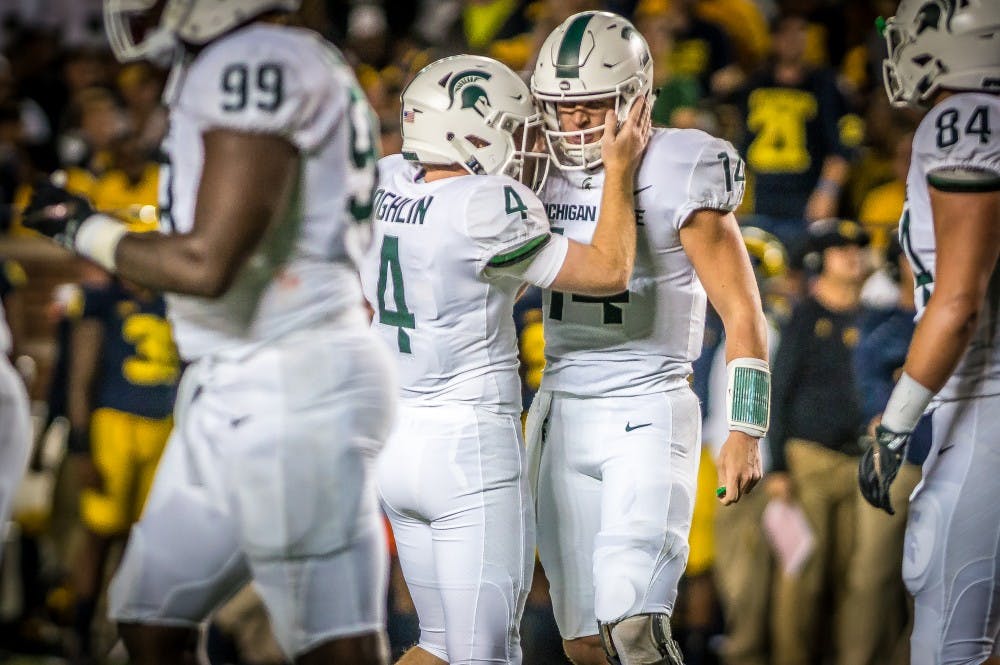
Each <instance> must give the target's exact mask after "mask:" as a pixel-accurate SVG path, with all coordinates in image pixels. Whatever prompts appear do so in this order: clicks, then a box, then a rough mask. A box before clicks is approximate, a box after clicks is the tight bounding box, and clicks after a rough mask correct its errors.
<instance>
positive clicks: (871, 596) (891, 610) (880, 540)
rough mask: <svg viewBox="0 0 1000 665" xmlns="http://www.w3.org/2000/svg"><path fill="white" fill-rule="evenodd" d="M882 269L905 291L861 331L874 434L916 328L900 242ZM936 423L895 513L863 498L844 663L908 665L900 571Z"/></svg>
mask: <svg viewBox="0 0 1000 665" xmlns="http://www.w3.org/2000/svg"><path fill="white" fill-rule="evenodd" d="M887 250H888V251H887V256H886V264H885V266H884V268H883V270H884V271H885V272H886V273H888V276H889V277H890V278H891V279H892V280H893V281H895V282H896V284H897V285H898V287H899V288H898V296H897V300H896V303H895V306H894V307H892V308H891V309H888V310H883V311H879V312H877V313H875V312H873V313H872V315H869V316H867V317H866V319H865V325H863V326H862V327H861V340H860V341H859V342H858V346H857V348H856V349H855V351H854V372H855V376H856V377H857V383H858V392H859V395H860V398H861V412H862V416H863V418H864V421H865V422H866V423H868V427H869V430H872V429H874V427H875V425H876V424H877V423H878V421H879V420H880V419H881V417H882V410H883V409H884V408H885V405H886V403H887V402H888V401H889V394H890V393H891V392H892V388H893V386H894V385H895V384H896V380H897V379H898V378H899V375H900V373H901V372H902V369H903V363H904V362H905V361H906V353H907V351H908V350H909V347H910V339H911V338H912V337H913V331H914V329H915V328H916V324H915V323H914V320H913V318H914V316H915V315H916V306H915V305H914V289H913V272H912V271H911V270H910V264H909V261H907V259H906V256H904V255H903V252H902V249H901V248H900V246H899V242H898V241H896V239H895V238H890V241H889V246H888V248H887ZM930 439H931V437H930V418H924V419H923V420H922V421H921V422H920V425H918V427H917V429H916V431H914V433H913V437H912V438H911V440H910V445H909V447H908V449H907V460H906V461H907V463H906V464H904V465H903V466H902V467H900V470H899V475H898V476H897V477H896V482H895V483H893V486H892V505H893V506H895V507H896V514H895V515H887V514H885V513H884V512H882V511H881V510H878V509H876V508H873V507H871V506H870V505H868V503H867V502H866V501H862V500H858V511H857V518H856V521H855V528H856V529H857V532H858V535H857V538H856V540H857V546H856V547H855V548H854V549H855V556H856V557H857V560H858V561H864V562H865V564H864V566H855V567H853V568H851V569H850V570H848V571H847V584H846V587H845V594H846V597H845V601H844V602H845V604H846V605H847V606H848V607H852V608H858V611H855V612H852V613H851V614H850V615H849V616H846V617H845V625H844V627H843V630H845V632H848V633H850V634H852V635H853V639H852V640H851V641H850V643H849V645H848V646H847V647H846V648H847V653H846V654H845V656H846V660H845V662H851V663H871V664H872V665H876V664H878V665H881V664H882V663H886V664H887V665H906V664H907V663H909V662H910V658H909V653H910V652H909V639H908V638H909V634H910V628H909V618H910V611H909V608H908V602H907V594H906V590H905V589H904V587H903V580H902V577H901V575H900V570H901V569H902V565H903V533H904V531H905V529H906V517H907V512H908V511H907V506H908V503H909V496H910V493H911V492H912V491H913V489H914V488H915V487H916V486H917V483H918V482H920V465H921V464H922V463H923V461H924V458H925V457H926V456H927V452H928V450H929V449H930V443H931V441H930Z"/></svg>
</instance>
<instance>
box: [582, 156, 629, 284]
mask: <svg viewBox="0 0 1000 665" xmlns="http://www.w3.org/2000/svg"><path fill="white" fill-rule="evenodd" d="M633 174H634V172H633V171H632V170H628V169H626V170H614V171H612V170H607V171H606V172H605V176H604V189H603V191H602V193H601V213H600V215H599V216H598V218H597V228H596V229H594V235H593V238H592V239H591V241H590V245H591V256H592V258H593V261H594V263H593V264H592V265H593V267H594V271H593V273H594V276H595V278H596V281H597V282H599V284H595V286H601V287H605V289H606V291H605V292H604V293H600V294H594V295H614V294H616V293H621V292H622V291H624V290H625V289H627V288H628V282H629V279H631V277H632V269H633V268H634V266H635V250H636V225H635V204H634V197H633V194H632V185H633Z"/></svg>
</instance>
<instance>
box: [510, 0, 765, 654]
mask: <svg viewBox="0 0 1000 665" xmlns="http://www.w3.org/2000/svg"><path fill="white" fill-rule="evenodd" d="M651 82H652V61H651V58H650V53H649V49H648V47H647V45H646V42H645V40H644V39H643V37H642V36H641V35H640V34H639V33H638V32H636V30H635V29H634V28H633V27H632V25H631V24H630V23H629V22H628V21H626V20H625V19H623V18H622V17H620V16H618V15H615V14H611V13H608V12H583V13H580V14H576V15H574V16H571V17H570V18H568V19H567V20H566V21H565V22H563V23H562V24H561V25H559V26H558V27H557V28H556V29H555V30H554V31H553V32H552V33H551V34H550V35H549V36H548V38H547V39H546V40H545V42H544V43H543V45H542V48H541V52H540V54H539V56H538V61H537V64H536V66H535V70H534V73H533V76H532V79H531V89H532V93H533V94H534V96H535V99H536V100H538V102H539V103H540V104H541V105H542V109H543V115H544V118H545V122H546V133H547V135H548V139H549V145H550V150H551V153H552V159H553V161H554V162H555V164H556V165H557V166H558V170H556V171H555V172H554V174H552V175H551V176H550V177H549V179H548V181H547V183H546V185H545V188H544V190H543V191H542V194H541V199H542V201H543V202H544V203H545V206H546V210H547V211H548V214H549V219H550V220H551V223H552V227H553V230H555V231H557V232H559V233H564V234H565V235H566V236H567V237H568V238H571V239H574V240H578V241H581V242H587V241H588V240H590V237H591V234H592V233H593V232H594V224H593V223H592V222H591V221H590V218H591V217H592V212H591V211H592V210H593V209H594V208H595V207H596V206H597V205H598V203H599V200H600V198H601V196H602V195H603V190H604V188H605V187H606V186H607V185H606V183H607V175H608V174H607V170H606V168H605V167H604V165H603V163H602V155H601V154H600V142H601V140H602V134H603V133H604V131H605V128H604V123H603V122H602V119H603V118H604V115H605V113H607V112H608V111H609V110H610V111H613V112H614V114H615V115H616V117H618V118H619V119H621V118H624V117H625V115H626V114H627V113H628V112H629V109H630V108H631V107H632V106H633V104H636V103H638V102H639V100H643V99H647V98H648V97H649V95H650V87H651ZM743 174H744V166H743V161H742V160H741V159H740V157H739V155H738V154H737V153H736V152H735V151H734V150H733V148H732V146H731V145H730V144H729V143H727V142H725V141H722V140H719V139H715V138H713V137H711V136H709V135H707V134H705V133H703V132H701V131H698V130H690V129H688V130H676V129H664V130H659V129H658V130H654V131H653V132H652V135H651V136H650V139H649V145H648V147H647V149H646V152H645V155H644V156H643V159H642V164H641V166H640V167H639V170H638V172H637V176H636V182H635V196H636V201H635V207H636V223H637V225H638V249H637V256H636V264H635V271H634V274H633V275H632V279H631V280H630V281H629V283H628V288H627V289H625V290H623V291H621V292H620V293H617V294H615V295H612V296H609V297H604V298H591V297H585V296H580V295H575V294H569V293H564V292H562V291H560V290H559V289H558V287H556V288H553V289H550V290H549V291H548V292H547V293H546V294H545V301H544V315H545V340H546V345H545V356H546V368H545V372H544V374H543V376H542V386H541V390H540V392H539V393H538V395H537V396H536V397H535V401H534V402H533V403H532V407H531V410H530V412H529V417H528V423H527V434H528V439H529V456H530V457H532V458H533V459H532V463H533V465H537V468H538V471H537V488H536V502H537V516H538V544H539V545H538V549H539V554H540V556H541V560H542V565H543V566H544V568H545V572H546V575H547V576H548V579H549V582H550V584H551V593H552V602H553V607H554V609H555V615H556V621H557V623H558V625H559V631H560V633H561V634H562V637H563V640H564V642H565V647H566V652H567V654H568V655H569V656H570V658H571V659H572V660H573V661H574V662H575V663H577V665H597V664H599V663H604V662H605V659H606V658H607V659H610V660H611V661H612V662H614V663H623V664H625V665H635V664H637V663H643V664H647V663H670V664H671V665H676V664H678V663H680V662H681V655H680V650H679V648H678V647H677V644H676V642H675V641H674V640H673V639H672V637H671V631H670V615H671V613H672V612H673V608H674V600H675V598H676V595H677V584H678V581H679V579H680V577H681V574H682V573H683V571H684V567H685V561H686V559H687V554H688V544H687V537H688V532H689V529H690V524H691V511H692V504H693V501H694V491H695V482H696V476H697V470H698V460H699V454H700V445H701V443H700V441H701V437H700V431H699V430H700V424H701V416H700V412H699V408H698V400H697V398H696V397H695V395H694V393H693V391H692V390H691V388H690V386H689V375H690V373H691V361H692V360H694V359H695V358H697V357H698V354H699V352H700V350H701V344H702V331H703V327H704V320H705V296H706V292H707V295H708V298H709V299H710V300H711V301H712V304H713V305H714V307H715V309H716V310H717V311H718V312H719V314H720V316H721V318H722V321H723V323H724V326H725V332H726V339H727V344H726V354H727V359H728V361H729V362H728V372H729V383H728V397H729V399H728V424H729V435H728V438H727V440H726V442H725V443H724V444H723V446H722V450H721V453H720V455H719V459H718V463H719V464H718V467H719V468H718V472H719V473H718V475H719V485H720V486H719V487H718V489H717V495H718V496H719V497H720V498H721V501H722V503H723V504H729V503H732V502H735V501H737V500H739V498H740V497H741V496H742V495H743V494H745V493H746V492H748V491H749V490H750V489H751V488H752V487H753V485H754V484H755V483H756V482H757V480H758V479H759V477H760V473H761V471H760V457H759V452H758V446H757V442H758V439H759V438H760V437H761V436H763V435H764V433H765V432H766V430H767V425H768V392H769V385H770V383H769V380H770V379H769V371H768V363H767V340H766V325H765V320H764V315H763V312H762V311H761V303H760V295H759V293H758V291H757V286H756V283H755V281H754V274H753V269H752V268H751V265H750V260H749V258H748V256H747V252H746V248H745V247H744V245H743V239H742V237H741V235H740V231H739V228H738V226H737V223H736V218H735V217H734V216H733V214H732V211H733V210H734V209H735V208H736V206H737V205H739V203H740V200H741V198H742V196H743V185H744V183H743V180H744V175H743ZM602 645H603V646H602Z"/></svg>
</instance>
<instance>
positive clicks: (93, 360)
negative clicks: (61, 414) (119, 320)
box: [66, 317, 104, 452]
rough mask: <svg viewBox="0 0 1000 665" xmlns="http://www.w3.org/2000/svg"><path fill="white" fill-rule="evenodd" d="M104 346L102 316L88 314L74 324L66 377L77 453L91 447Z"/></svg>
mask: <svg viewBox="0 0 1000 665" xmlns="http://www.w3.org/2000/svg"><path fill="white" fill-rule="evenodd" d="M103 348H104V328H103V326H102V324H101V321H100V320H99V319H97V318H93V317H85V318H81V319H79V320H78V321H76V322H75V323H74V324H73V330H72V333H71V334H70V349H69V370H68V372H67V380H66V383H67V386H66V391H67V400H66V402H67V403H66V411H67V414H66V415H67V416H69V423H70V431H71V433H72V434H71V436H72V437H73V441H72V448H73V449H74V451H75V452H84V451H86V450H89V448H90V438H89V436H90V435H89V432H90V416H91V413H93V410H94V391H95V390H96V387H97V374H98V370H99V368H100V362H101V351H102V350H103Z"/></svg>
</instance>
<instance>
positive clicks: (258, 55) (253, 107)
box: [177, 33, 350, 153]
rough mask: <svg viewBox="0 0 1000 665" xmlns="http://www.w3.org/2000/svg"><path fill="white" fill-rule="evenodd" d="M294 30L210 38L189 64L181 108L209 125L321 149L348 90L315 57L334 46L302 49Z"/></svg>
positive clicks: (340, 114) (304, 148)
mask: <svg viewBox="0 0 1000 665" xmlns="http://www.w3.org/2000/svg"><path fill="white" fill-rule="evenodd" d="M296 37H297V39H293V38H289V37H288V36H286V35H283V34H281V33H273V34H269V35H268V39H266V40H254V39H238V40H228V41H227V42H226V43H225V48H219V46H220V44H219V43H215V44H213V45H211V46H209V47H208V48H207V49H206V50H205V51H204V52H203V53H202V54H200V55H199V57H198V58H197V60H196V61H195V63H194V64H193V65H192V66H191V68H190V70H189V71H188V72H187V74H186V81H185V83H184V88H183V92H182V94H181V97H180V98H179V99H178V104H177V105H178V108H180V109H181V110H182V111H184V112H186V113H189V114H191V116H192V117H194V118H196V119H197V120H198V121H199V124H200V125H201V126H202V127H203V128H204V129H215V128H218V129H232V130H236V131H241V132H249V133H257V134H276V135H279V136H282V137H284V138H286V139H287V140H288V141H289V142H290V143H292V145H294V146H295V147H296V148H297V149H298V150H299V151H301V152H304V153H310V152H313V151H315V150H317V149H318V148H319V147H320V146H321V145H323V143H324V142H325V141H326V140H327V139H328V138H329V137H330V136H331V134H332V133H333V131H334V129H335V128H336V127H337V126H338V124H339V123H340V122H341V121H342V119H343V117H344V114H345V110H346V108H347V105H348V103H349V101H350V100H349V90H348V89H347V88H346V87H345V86H344V85H342V82H341V81H339V80H338V79H337V78H336V77H334V76H331V75H330V71H331V66H330V63H329V62H325V61H324V58H317V57H316V55H317V53H323V54H324V56H325V57H326V58H334V57H336V56H334V54H333V52H332V51H329V50H326V49H304V48H302V43H301V35H296ZM326 54H329V55H328V56H327V55H326Z"/></svg>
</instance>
